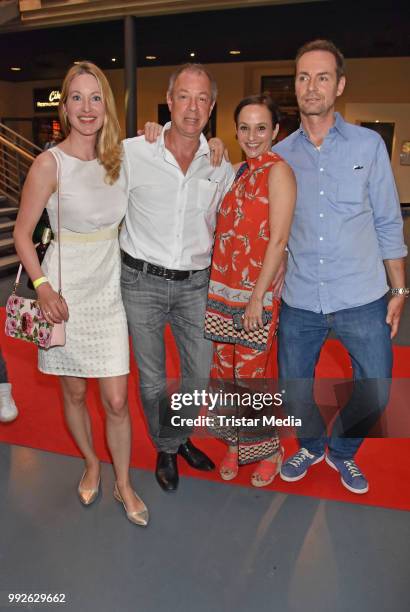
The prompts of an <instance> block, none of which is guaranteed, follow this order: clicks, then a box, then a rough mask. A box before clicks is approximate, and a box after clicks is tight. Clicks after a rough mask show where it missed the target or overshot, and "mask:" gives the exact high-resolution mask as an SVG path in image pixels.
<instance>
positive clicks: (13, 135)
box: [0, 123, 42, 157]
mask: <svg viewBox="0 0 410 612" xmlns="http://www.w3.org/2000/svg"><path fill="white" fill-rule="evenodd" d="M0 132H6V134H5V137H6V138H7V140H8V141H9V142H10V141H11V142H13V139H14V140H19V141H22V142H23V143H26V144H27V145H28V147H27V148H26V151H27V150H28V152H30V149H31V150H32V151H33V154H32V155H34V157H35V156H36V155H38V154H39V153H41V152H42V150H41V148H40V147H39V146H37V145H36V144H34V142H31V140H28V139H27V138H25V137H24V136H21V134H19V133H18V132H15V131H14V130H12V129H11V128H9V127H8V126H7V125H4V123H0ZM20 148H21V149H23V148H24V147H23V146H20Z"/></svg>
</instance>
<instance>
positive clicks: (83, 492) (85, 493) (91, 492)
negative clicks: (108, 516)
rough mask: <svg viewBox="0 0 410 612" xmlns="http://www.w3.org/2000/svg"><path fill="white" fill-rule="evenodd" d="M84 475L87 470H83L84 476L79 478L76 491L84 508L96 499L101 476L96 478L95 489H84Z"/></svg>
mask: <svg viewBox="0 0 410 612" xmlns="http://www.w3.org/2000/svg"><path fill="white" fill-rule="evenodd" d="M86 473H87V470H85V471H84V474H83V475H82V476H81V480H80V482H79V485H78V489H77V491H78V497H79V498H80V502H81V503H82V504H83V505H84V506H89V505H90V504H92V503H93V502H94V501H95V500H96V499H97V496H98V492H99V490H100V482H101V476H99V478H98V482H97V487H96V488H95V489H85V488H84V487H83V486H82V483H83V480H84V477H85V475H86Z"/></svg>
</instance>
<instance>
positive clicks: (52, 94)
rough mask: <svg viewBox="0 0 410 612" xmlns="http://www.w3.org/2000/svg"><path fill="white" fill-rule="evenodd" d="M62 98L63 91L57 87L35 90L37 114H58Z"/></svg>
mask: <svg viewBox="0 0 410 612" xmlns="http://www.w3.org/2000/svg"><path fill="white" fill-rule="evenodd" d="M60 98H61V91H60V89H59V87H58V85H56V86H55V87H43V88H41V89H34V90H33V103H34V112H35V113H44V112H46V113H49V112H56V111H57V109H58V105H59V102H60Z"/></svg>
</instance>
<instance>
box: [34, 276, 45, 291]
mask: <svg viewBox="0 0 410 612" xmlns="http://www.w3.org/2000/svg"><path fill="white" fill-rule="evenodd" d="M43 283H48V278H47V276H40V278H36V280H35V281H33V287H34V289H37V287H40V285H42V284H43Z"/></svg>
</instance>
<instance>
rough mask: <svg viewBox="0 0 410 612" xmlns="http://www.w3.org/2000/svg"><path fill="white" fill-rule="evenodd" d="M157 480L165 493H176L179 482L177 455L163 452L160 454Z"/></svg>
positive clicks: (156, 473) (156, 472) (156, 469)
mask: <svg viewBox="0 0 410 612" xmlns="http://www.w3.org/2000/svg"><path fill="white" fill-rule="evenodd" d="M155 478H156V479H157V482H158V484H159V486H160V487H161V489H164V491H175V489H176V488H177V487H178V482H179V476H178V465H177V456H176V454H175V453H165V452H163V451H160V452H159V453H158V457H157V467H156V468H155Z"/></svg>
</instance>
